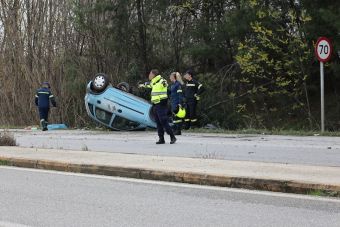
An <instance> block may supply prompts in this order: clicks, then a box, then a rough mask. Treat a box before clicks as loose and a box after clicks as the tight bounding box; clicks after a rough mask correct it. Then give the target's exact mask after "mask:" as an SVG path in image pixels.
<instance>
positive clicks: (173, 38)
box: [0, 0, 340, 130]
mask: <svg viewBox="0 0 340 227" xmlns="http://www.w3.org/2000/svg"><path fill="white" fill-rule="evenodd" d="M0 9H1V10H0V85H1V90H0V92H1V95H0V105H1V117H0V123H1V124H6V125H18V124H20V125H24V124H33V123H34V122H36V121H37V114H36V109H35V107H34V102H33V99H34V91H35V89H36V88H37V87H38V86H39V83H41V82H42V81H45V80H48V81H50V82H51V84H52V87H53V89H52V90H53V92H54V93H55V95H56V96H57V97H58V99H57V100H58V101H59V108H58V109H57V110H55V111H54V112H53V116H54V119H53V121H63V122H66V123H68V124H70V125H73V126H83V125H86V124H88V123H89V122H90V121H89V119H88V118H87V116H86V112H85V108H84V103H83V97H84V94H85V86H86V84H87V82H88V81H89V80H90V79H91V78H92V77H93V75H94V74H95V73H96V72H104V73H107V74H108V75H109V76H110V78H111V80H112V82H113V83H117V82H120V81H127V82H129V83H130V84H131V85H132V86H133V85H136V83H137V82H138V81H140V80H146V79H147V78H146V75H147V72H148V70H150V69H151V68H159V69H160V70H161V72H162V74H163V75H164V76H166V77H168V75H169V74H170V73H171V72H172V71H180V72H184V71H185V70H186V69H188V68H192V69H194V71H195V72H196V73H197V76H196V77H197V78H198V79H199V80H200V81H201V82H202V83H203V84H204V86H205V87H206V89H207V91H206V93H205V94H204V95H203V100H202V101H201V104H200V110H201V111H200V113H201V120H202V121H201V122H202V124H207V123H213V124H215V125H217V126H220V127H223V128H228V129H237V128H277V129H280V128H290V129H291V128H293V129H318V128H319V118H320V117H319V108H320V104H319V102H320V101H319V99H320V95H319V83H320V81H319V64H318V61H317V60H316V58H315V56H314V50H313V49H314V44H315V41H316V40H317V38H318V37H319V36H327V37H330V38H331V39H332V41H333V44H334V47H335V52H334V55H333V58H332V61H331V62H330V63H327V64H326V120H327V122H326V127H327V128H328V129H329V130H337V129H338V128H339V127H340V121H339V116H340V97H339V95H338V93H339V92H338V90H339V88H340V86H339V84H340V83H339V79H340V78H339V77H340V64H339V62H340V60H339V59H340V56H339V55H340V2H339V1H333V0H324V1H321V0H273V1H267V0H265V1H259V0H171V1H165V0H157V1H156V0H149V1H145V0H46V1H40V0H32V1H23V0H3V1H0ZM338 51H339V53H338ZM134 92H137V90H136V89H135V91H134Z"/></svg>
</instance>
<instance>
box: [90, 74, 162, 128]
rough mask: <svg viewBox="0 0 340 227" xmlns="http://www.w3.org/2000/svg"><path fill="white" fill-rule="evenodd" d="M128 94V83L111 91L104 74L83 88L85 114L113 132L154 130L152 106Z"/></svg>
mask: <svg viewBox="0 0 340 227" xmlns="http://www.w3.org/2000/svg"><path fill="white" fill-rule="evenodd" d="M128 91H129V85H128V84H127V83H124V82H123V83H120V84H118V85H117V86H115V87H114V86H112V85H111V84H110V82H109V79H108V77H107V76H106V75H105V74H103V73H99V74H97V75H96V76H95V77H94V79H93V80H92V81H90V82H89V83H88V85H87V88H86V95H85V106H86V111H87V114H88V115H89V116H90V117H91V118H92V119H93V120H95V121H96V122H98V123H100V124H102V125H104V126H106V127H108V128H111V129H113V130H128V131H129V130H143V129H146V128H147V127H149V128H156V122H155V120H154V117H153V113H152V105H151V103H149V102H148V101H146V100H145V99H142V98H140V97H138V96H135V95H133V94H131V93H129V92H128Z"/></svg>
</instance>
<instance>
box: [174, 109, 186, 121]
mask: <svg viewBox="0 0 340 227" xmlns="http://www.w3.org/2000/svg"><path fill="white" fill-rule="evenodd" d="M185 114H186V111H185V108H184V107H182V106H179V108H178V112H177V113H176V116H177V117H178V118H184V117H185Z"/></svg>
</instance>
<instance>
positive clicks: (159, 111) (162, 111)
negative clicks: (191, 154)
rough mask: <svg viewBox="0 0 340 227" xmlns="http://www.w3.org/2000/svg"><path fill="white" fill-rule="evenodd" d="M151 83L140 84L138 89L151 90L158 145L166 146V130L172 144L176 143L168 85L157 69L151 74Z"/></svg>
mask: <svg viewBox="0 0 340 227" xmlns="http://www.w3.org/2000/svg"><path fill="white" fill-rule="evenodd" d="M149 80H150V82H148V83H144V84H139V86H138V87H140V88H141V87H145V88H151V103H152V104H153V113H154V115H155V120H156V124H157V131H158V137H159V140H158V141H157V142H156V144H165V140H164V130H165V131H166V133H167V134H169V135H170V144H174V143H175V142H176V140H177V139H176V137H175V135H174V133H173V131H172V129H171V127H170V125H169V117H168V94H167V89H168V83H167V82H166V80H165V79H164V78H163V77H162V76H161V75H159V71H158V70H157V69H153V70H151V71H150V73H149Z"/></svg>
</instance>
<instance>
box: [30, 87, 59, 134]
mask: <svg viewBox="0 0 340 227" xmlns="http://www.w3.org/2000/svg"><path fill="white" fill-rule="evenodd" d="M50 102H51V103H52V105H53V106H54V107H56V102H55V98H54V96H53V94H52V93H51V91H50V89H49V88H46V87H42V88H39V89H38V90H37V92H36V95H35V105H36V106H37V107H38V109H39V116H40V124H41V126H42V128H43V130H46V129H47V124H48V112H49V111H50Z"/></svg>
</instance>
